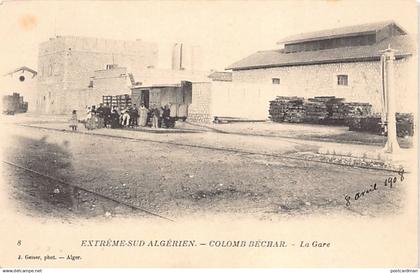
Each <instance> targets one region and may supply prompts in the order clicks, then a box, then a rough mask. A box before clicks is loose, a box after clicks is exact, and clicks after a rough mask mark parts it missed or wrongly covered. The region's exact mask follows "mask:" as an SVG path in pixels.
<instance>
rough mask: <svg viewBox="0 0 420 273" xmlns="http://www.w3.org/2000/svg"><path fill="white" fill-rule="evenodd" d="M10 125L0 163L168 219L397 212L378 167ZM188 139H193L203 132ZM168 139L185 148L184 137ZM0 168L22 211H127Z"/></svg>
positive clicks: (397, 202) (397, 192)
mask: <svg viewBox="0 0 420 273" xmlns="http://www.w3.org/2000/svg"><path fill="white" fill-rule="evenodd" d="M10 126H11V127H10V128H11V129H10V135H11V136H12V137H11V139H10V142H8V144H7V152H6V153H4V155H5V158H4V160H7V161H10V162H14V163H16V164H19V165H22V166H24V167H26V168H30V169H33V170H36V171H39V172H42V173H45V174H48V175H50V176H53V177H56V178H59V179H62V180H63V181H66V182H67V183H69V184H71V185H76V186H80V187H83V188H86V189H88V190H91V191H94V192H97V193H100V194H102V195H105V196H109V197H112V198H113V199H116V200H121V201H124V202H126V203H129V204H133V205H135V206H138V207H141V208H144V209H146V210H149V211H152V212H155V213H158V214H160V215H162V216H165V217H169V218H171V219H175V220H176V219H179V218H185V217H198V216H202V215H213V216H214V215H219V214H234V215H237V216H238V217H240V216H241V215H244V216H251V217H255V218H256V219H263V220H269V219H272V218H273V217H293V216H295V215H300V216H305V215H316V214H321V215H328V214H337V213H338V214H351V215H360V216H362V217H375V216H378V215H383V214H390V213H398V212H399V211H400V209H401V207H402V206H403V205H404V199H403V196H404V187H405V186H404V183H399V184H397V185H395V186H394V187H393V188H390V187H385V186H384V185H383V181H384V179H386V178H387V177H389V176H394V175H395V174H392V173H389V172H386V171H378V170H369V169H359V168H352V167H345V166H336V165H331V164H326V163H317V162H309V161H302V160H295V159H286V158H279V157H272V156H268V155H263V154H258V153H256V154H244V153H238V152H235V151H229V150H220V149H214V150H212V149H208V148H206V149H203V148H199V147H185V146H179V145H174V144H170V143H156V142H151V141H138V140H123V139H118V138H113V137H105V136H95V135H83V134H75V133H70V132H57V131H49V130H40V129H35V128H24V127H17V126H14V125H10ZM104 130H109V129H104ZM135 133H136V132H130V134H135ZM194 135H195V137H201V138H202V139H203V141H204V140H205V139H206V137H207V136H208V135H207V134H206V133H204V132H203V133H196V134H194ZM162 137H166V136H162ZM176 137H178V138H184V139H185V141H186V142H188V137H189V134H183V135H182V134H181V133H180V134H177V136H176ZM219 137H220V139H224V140H223V141H226V142H227V141H228V140H225V138H224V137H223V136H219ZM243 137H244V138H246V136H243ZM151 139H153V137H151ZM226 139H229V142H232V143H230V145H231V146H232V147H234V146H237V145H240V143H239V144H238V143H237V142H238V140H237V138H235V136H231V137H230V138H229V137H227V138H226ZM258 141H261V140H258ZM267 141H268V140H267ZM299 145H300V144H299ZM282 147H284V148H283V149H279V150H278V154H282V153H284V154H287V153H290V152H293V151H296V150H299V149H302V147H301V146H298V145H294V144H293V143H290V142H287V141H285V142H283V144H282ZM296 147H298V148H296ZM308 147H309V146H308ZM308 147H305V148H308ZM3 165H4V164H3ZM2 170H3V175H4V176H5V177H7V179H8V181H9V184H10V185H11V187H10V188H11V191H12V193H13V194H12V196H15V198H13V201H14V202H16V204H17V205H18V206H20V207H22V211H23V212H24V213H25V212H27V213H28V214H30V215H38V216H45V215H50V216H52V217H57V216H59V217H63V218H66V219H71V218H72V217H83V218H89V217H127V216H131V215H132V214H133V211H131V210H129V209H127V208H126V207H124V206H121V205H120V204H117V203H113V202H110V201H104V200H101V198H99V197H97V196H94V195H90V194H86V196H85V193H83V192H80V191H77V190H76V191H75V190H74V189H71V188H68V189H66V187H62V186H60V185H58V184H56V183H55V184H54V183H53V182H51V181H47V180H48V179H45V178H40V177H38V178H35V177H34V175H33V174H28V173H27V172H24V171H22V170H16V169H15V168H13V167H11V166H9V167H3V168H2ZM35 176H36V175H35ZM375 183H377V185H378V188H377V190H375V191H373V192H371V193H368V194H366V195H364V196H362V197H361V198H360V199H358V200H356V201H354V200H352V202H351V205H350V206H347V205H346V200H345V196H346V195H348V196H351V197H354V195H355V194H356V193H357V192H361V191H364V190H366V189H369V188H371V185H374V184H375ZM57 189H58V190H57ZM28 195H29V196H31V197H28ZM138 216H139V217H145V216H146V215H145V214H144V213H139V214H138ZM147 217H151V216H147Z"/></svg>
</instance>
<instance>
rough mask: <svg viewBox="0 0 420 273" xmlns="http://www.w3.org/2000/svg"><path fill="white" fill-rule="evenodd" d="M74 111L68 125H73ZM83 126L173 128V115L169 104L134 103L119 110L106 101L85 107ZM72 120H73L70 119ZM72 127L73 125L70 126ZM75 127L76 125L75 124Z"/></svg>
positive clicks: (91, 128) (88, 127) (89, 127)
mask: <svg viewBox="0 0 420 273" xmlns="http://www.w3.org/2000/svg"><path fill="white" fill-rule="evenodd" d="M75 113H76V112H75V111H73V114H72V119H71V121H70V127H72V125H74V119H76V120H77V116H76V117H75V115H76V114H75ZM86 114H87V115H86V119H85V127H86V129H88V130H93V129H99V128H134V127H138V126H140V127H146V126H151V127H153V128H161V127H164V128H174V127H175V117H171V110H170V106H169V105H165V106H164V107H154V108H151V109H148V108H147V107H146V106H145V105H144V104H143V103H142V104H141V105H140V107H139V108H138V107H137V105H136V104H134V105H133V106H130V107H127V108H125V109H122V110H120V109H119V108H118V107H117V106H113V107H110V106H109V104H108V103H106V104H105V105H104V104H103V103H100V104H99V107H96V106H95V105H92V106H91V107H88V108H87V113H86ZM72 120H73V121H72ZM72 128H73V127H72ZM76 129H77V126H76Z"/></svg>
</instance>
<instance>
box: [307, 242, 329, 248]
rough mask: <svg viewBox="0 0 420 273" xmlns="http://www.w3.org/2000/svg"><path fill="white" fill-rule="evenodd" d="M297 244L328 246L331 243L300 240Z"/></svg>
mask: <svg viewBox="0 0 420 273" xmlns="http://www.w3.org/2000/svg"><path fill="white" fill-rule="evenodd" d="M299 246H300V247H330V246H331V243H326V242H319V241H312V242H305V241H300V245H299Z"/></svg>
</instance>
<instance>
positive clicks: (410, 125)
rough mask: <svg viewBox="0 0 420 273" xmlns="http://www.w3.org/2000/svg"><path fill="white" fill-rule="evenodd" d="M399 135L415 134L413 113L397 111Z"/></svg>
mask: <svg viewBox="0 0 420 273" xmlns="http://www.w3.org/2000/svg"><path fill="white" fill-rule="evenodd" d="M395 116H396V119H397V136H399V137H405V136H413V134H414V116H413V114H411V113H396V115H395Z"/></svg>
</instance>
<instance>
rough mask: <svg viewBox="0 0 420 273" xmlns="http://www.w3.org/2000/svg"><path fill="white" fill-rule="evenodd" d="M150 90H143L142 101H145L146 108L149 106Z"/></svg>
mask: <svg viewBox="0 0 420 273" xmlns="http://www.w3.org/2000/svg"><path fill="white" fill-rule="evenodd" d="M149 93H150V92H149V90H142V91H141V102H142V103H144V106H146V108H149Z"/></svg>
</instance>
